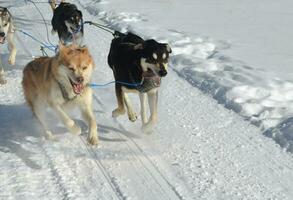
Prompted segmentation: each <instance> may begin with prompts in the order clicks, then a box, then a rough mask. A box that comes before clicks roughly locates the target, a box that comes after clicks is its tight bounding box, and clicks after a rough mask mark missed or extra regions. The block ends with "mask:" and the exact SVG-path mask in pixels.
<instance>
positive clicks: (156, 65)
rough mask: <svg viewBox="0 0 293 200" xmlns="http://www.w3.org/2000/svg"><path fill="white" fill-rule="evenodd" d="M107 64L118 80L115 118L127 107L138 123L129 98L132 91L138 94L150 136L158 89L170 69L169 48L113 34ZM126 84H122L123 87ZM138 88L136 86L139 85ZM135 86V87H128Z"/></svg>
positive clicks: (142, 116)
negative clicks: (148, 114)
mask: <svg viewBox="0 0 293 200" xmlns="http://www.w3.org/2000/svg"><path fill="white" fill-rule="evenodd" d="M114 36H115V38H114V39H113V40H112V43H111V47H110V52H109V55H108V64H109V66H110V68H111V69H112V70H113V73H114V77H115V81H116V84H115V92H116V98H117V103H118V107H117V108H116V109H115V110H113V112H112V116H113V117H118V116H119V115H122V114H124V112H125V105H126V108H127V114H128V118H129V120H130V121H132V122H134V121H135V120H136V119H137V116H136V114H135V112H134V111H133V108H132V105H131V103H130V99H129V98H128V96H127V94H126V93H128V92H132V91H129V89H130V90H134V91H137V92H138V93H139V96H140V101H141V105H142V106H141V119H142V130H143V131H146V132H148V131H149V130H151V129H152V127H153V125H154V124H155V123H156V120H157V103H158V88H159V86H160V83H161V77H164V76H166V75H167V65H168V58H169V54H170V53H171V48H170V47H169V45H168V44H165V43H159V42H157V41H155V40H153V39H150V40H143V39H142V38H141V37H139V36H137V35H135V34H133V33H127V34H123V33H120V32H115V33H114ZM121 82H123V83H121ZM138 83H139V85H136V84H138ZM128 84H132V85H128ZM146 95H147V96H148V102H149V107H150V118H149V120H147V118H146V108H145V106H144V105H145V104H146V98H145V97H146Z"/></svg>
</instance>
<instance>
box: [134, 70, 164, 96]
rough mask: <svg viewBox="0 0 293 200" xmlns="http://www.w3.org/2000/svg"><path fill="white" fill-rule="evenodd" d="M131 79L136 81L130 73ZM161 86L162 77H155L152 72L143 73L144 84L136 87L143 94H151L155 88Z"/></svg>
mask: <svg viewBox="0 0 293 200" xmlns="http://www.w3.org/2000/svg"><path fill="white" fill-rule="evenodd" d="M129 76H130V79H131V80H132V81H133V82H135V81H134V79H133V76H132V75H131V73H129ZM160 85H161V77H159V76H157V75H155V74H154V73H152V72H143V74H142V82H141V84H139V85H138V86H136V87H135V89H136V90H138V91H139V92H141V93H146V92H149V91H150V90H152V89H154V88H158V87H160Z"/></svg>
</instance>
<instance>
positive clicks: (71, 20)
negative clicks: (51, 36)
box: [52, 2, 83, 45]
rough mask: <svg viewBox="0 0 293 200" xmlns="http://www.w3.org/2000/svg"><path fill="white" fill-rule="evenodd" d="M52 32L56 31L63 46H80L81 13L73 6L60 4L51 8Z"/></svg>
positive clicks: (81, 35) (81, 32)
mask: <svg viewBox="0 0 293 200" xmlns="http://www.w3.org/2000/svg"><path fill="white" fill-rule="evenodd" d="M52 9H53V12H54V14H53V18H52V26H53V31H57V33H58V36H59V40H60V41H61V42H62V43H63V44H65V45H66V44H72V43H75V44H78V45H81V44H82V42H83V41H82V40H83V19H82V12H81V11H80V10H78V9H77V7H76V6H75V5H74V4H70V3H65V2H62V3H60V4H59V6H58V7H57V8H54V7H52Z"/></svg>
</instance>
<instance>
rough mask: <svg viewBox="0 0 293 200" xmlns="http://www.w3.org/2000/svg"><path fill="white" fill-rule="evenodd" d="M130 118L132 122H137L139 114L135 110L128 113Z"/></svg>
mask: <svg viewBox="0 0 293 200" xmlns="http://www.w3.org/2000/svg"><path fill="white" fill-rule="evenodd" d="M128 119H129V120H130V121H131V122H135V121H136V120H137V114H136V113H135V112H131V113H128Z"/></svg>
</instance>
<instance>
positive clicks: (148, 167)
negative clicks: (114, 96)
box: [93, 94, 185, 200]
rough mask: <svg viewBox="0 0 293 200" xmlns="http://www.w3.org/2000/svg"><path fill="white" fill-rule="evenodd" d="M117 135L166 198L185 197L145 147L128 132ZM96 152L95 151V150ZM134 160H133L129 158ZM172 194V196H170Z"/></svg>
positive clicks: (97, 100) (120, 126)
mask: <svg viewBox="0 0 293 200" xmlns="http://www.w3.org/2000/svg"><path fill="white" fill-rule="evenodd" d="M93 96H94V100H95V101H96V102H97V103H98V104H99V105H100V106H102V107H103V108H104V109H105V106H104V104H103V103H102V102H101V100H100V99H99V98H98V97H97V96H96V95H95V94H94V95H93ZM112 120H113V121H114V122H115V123H116V124H118V127H119V129H121V130H122V131H125V132H127V130H126V129H125V127H124V126H123V125H122V124H121V123H120V122H119V121H118V120H117V119H112ZM115 134H117V136H118V137H119V138H120V139H121V140H124V141H125V142H124V143H125V145H126V146H127V148H128V150H129V151H130V152H131V153H132V155H133V157H134V158H135V160H137V161H138V162H139V163H140V164H141V166H142V167H143V168H144V170H145V172H146V173H147V174H148V175H149V176H150V177H151V178H152V179H153V181H154V182H155V183H156V184H157V185H158V187H159V188H160V192H162V194H164V196H165V197H166V199H174V198H175V199H180V200H183V199H185V198H184V197H183V196H182V195H181V194H180V193H179V192H178V191H177V190H176V187H175V186H174V185H173V184H172V183H171V182H170V181H169V180H168V178H167V177H166V176H165V175H164V174H163V172H162V171H161V170H160V169H159V167H158V166H156V165H155V163H154V162H153V161H152V160H151V159H150V158H149V156H148V155H147V154H146V153H145V152H144V151H143V149H142V148H141V147H140V146H139V145H138V144H137V142H136V141H135V140H134V139H133V138H131V137H129V136H128V135H126V134H120V133H118V132H115ZM93 153H94V152H93ZM129 161H130V162H133V161H132V160H129ZM170 195H171V197H170Z"/></svg>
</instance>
